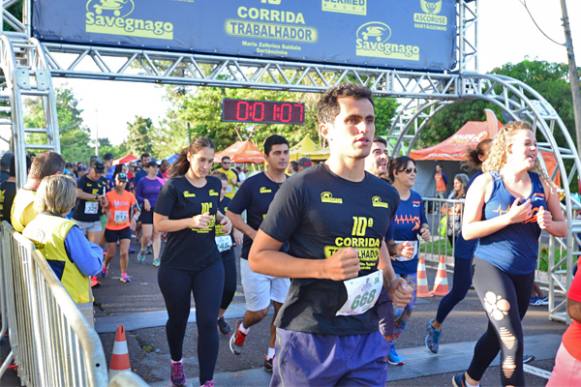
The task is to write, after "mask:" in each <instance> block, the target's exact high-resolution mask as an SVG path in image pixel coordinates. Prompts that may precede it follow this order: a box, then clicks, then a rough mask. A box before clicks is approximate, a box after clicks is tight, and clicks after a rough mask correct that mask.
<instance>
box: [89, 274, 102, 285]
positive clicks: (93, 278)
mask: <svg viewBox="0 0 581 387" xmlns="http://www.w3.org/2000/svg"><path fill="white" fill-rule="evenodd" d="M99 286H101V281H99V278H97V276H91V288H98V287H99Z"/></svg>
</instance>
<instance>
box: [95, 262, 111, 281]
mask: <svg viewBox="0 0 581 387" xmlns="http://www.w3.org/2000/svg"><path fill="white" fill-rule="evenodd" d="M108 272H109V265H107V266H103V268H102V269H101V272H100V273H99V274H97V277H99V278H105V277H107V273H108Z"/></svg>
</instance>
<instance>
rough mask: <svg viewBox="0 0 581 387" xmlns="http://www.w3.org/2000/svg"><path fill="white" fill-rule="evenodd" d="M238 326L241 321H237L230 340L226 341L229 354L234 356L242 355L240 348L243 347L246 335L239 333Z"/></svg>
mask: <svg viewBox="0 0 581 387" xmlns="http://www.w3.org/2000/svg"><path fill="white" fill-rule="evenodd" d="M240 324H242V321H238V323H237V324H236V332H234V334H233V335H232V336H230V340H229V341H228V346H229V347H230V352H232V353H233V354H234V355H240V354H241V353H242V348H243V347H244V341H245V340H246V335H245V334H244V333H242V332H240V329H238V328H239V327H240Z"/></svg>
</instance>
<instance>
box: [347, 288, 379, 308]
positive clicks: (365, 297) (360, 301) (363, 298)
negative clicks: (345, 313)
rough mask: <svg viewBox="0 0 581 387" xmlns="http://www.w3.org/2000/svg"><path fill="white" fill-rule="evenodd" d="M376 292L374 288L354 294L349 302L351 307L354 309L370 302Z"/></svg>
mask: <svg viewBox="0 0 581 387" xmlns="http://www.w3.org/2000/svg"><path fill="white" fill-rule="evenodd" d="M376 293H377V290H376V289H371V290H370V291H367V292H365V293H363V294H360V295H358V296H356V297H355V299H354V300H353V303H352V304H351V309H356V308H358V307H360V306H363V305H367V304H370V303H371V302H373V299H374V298H375V294H376Z"/></svg>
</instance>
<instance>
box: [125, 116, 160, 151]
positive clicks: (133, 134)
mask: <svg viewBox="0 0 581 387" xmlns="http://www.w3.org/2000/svg"><path fill="white" fill-rule="evenodd" d="M127 130H128V133H127V147H128V148H129V150H130V151H131V152H133V153H135V154H136V155H140V154H142V153H152V152H153V139H154V137H155V129H154V127H153V122H152V121H151V119H150V118H145V117H141V116H135V119H134V120H133V122H128V123H127Z"/></svg>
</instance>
